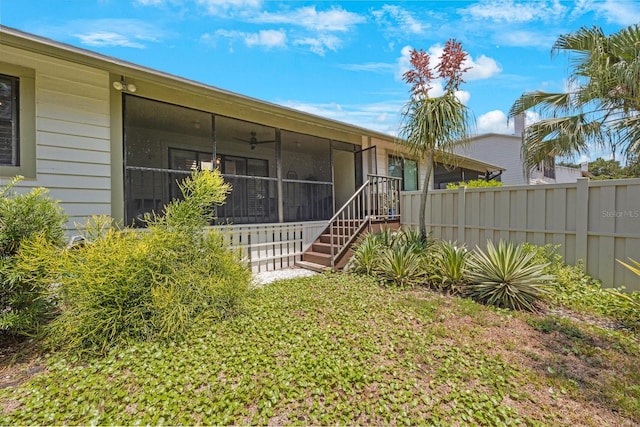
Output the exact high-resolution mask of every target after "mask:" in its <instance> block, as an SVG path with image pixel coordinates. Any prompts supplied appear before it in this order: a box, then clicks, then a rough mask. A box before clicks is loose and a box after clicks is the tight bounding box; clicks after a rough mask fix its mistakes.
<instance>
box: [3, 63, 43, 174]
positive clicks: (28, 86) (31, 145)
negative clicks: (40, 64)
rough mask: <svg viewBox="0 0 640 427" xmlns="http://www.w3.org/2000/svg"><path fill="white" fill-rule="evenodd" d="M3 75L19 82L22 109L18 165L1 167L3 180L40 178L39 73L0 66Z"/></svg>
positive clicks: (19, 114) (4, 65) (18, 126)
mask: <svg viewBox="0 0 640 427" xmlns="http://www.w3.org/2000/svg"><path fill="white" fill-rule="evenodd" d="M0 74H2V75H4V76H7V77H9V78H14V79H16V81H17V94H18V106H17V109H16V114H17V116H18V117H17V119H18V120H17V123H16V125H15V128H17V129H15V130H14V132H16V135H15V136H14V138H16V140H17V147H16V149H17V151H18V159H17V160H18V164H17V165H0V177H14V176H16V175H22V176H24V177H25V178H35V177H36V103H35V99H36V90H35V70H34V69H32V68H27V67H22V66H19V65H15V64H9V63H6V62H0Z"/></svg>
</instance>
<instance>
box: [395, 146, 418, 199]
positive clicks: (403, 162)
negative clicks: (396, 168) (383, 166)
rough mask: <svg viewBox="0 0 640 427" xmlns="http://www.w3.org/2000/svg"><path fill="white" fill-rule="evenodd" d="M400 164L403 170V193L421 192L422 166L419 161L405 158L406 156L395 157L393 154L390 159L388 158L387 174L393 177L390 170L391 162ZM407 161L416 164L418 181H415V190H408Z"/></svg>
mask: <svg viewBox="0 0 640 427" xmlns="http://www.w3.org/2000/svg"><path fill="white" fill-rule="evenodd" d="M392 161H393V162H394V163H396V162H398V161H399V163H400V168H401V174H402V176H401V177H400V178H402V191H418V190H420V164H419V162H418V161H417V160H415V159H410V158H405V157H404V156H397V155H393V154H389V156H388V158H387V173H388V174H389V175H390V176H393V175H391V173H390V171H389V168H390V166H391V164H392V163H391V162H392ZM406 161H411V162H414V163H415V167H416V180H415V187H416V188H415V190H407V189H406V183H405V182H406V174H405V171H406Z"/></svg>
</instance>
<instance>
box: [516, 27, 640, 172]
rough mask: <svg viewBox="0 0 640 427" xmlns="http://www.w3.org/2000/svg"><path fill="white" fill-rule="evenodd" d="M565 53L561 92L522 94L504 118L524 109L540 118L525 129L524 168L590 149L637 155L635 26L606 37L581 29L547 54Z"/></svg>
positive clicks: (639, 64) (639, 108) (639, 58)
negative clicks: (565, 70)
mask: <svg viewBox="0 0 640 427" xmlns="http://www.w3.org/2000/svg"><path fill="white" fill-rule="evenodd" d="M560 51H563V52H566V53H568V54H569V56H570V64H571V67H572V71H571V73H570V75H569V88H570V89H569V90H568V91H567V92H565V93H547V92H542V91H535V92H528V93H524V94H523V95H522V96H520V98H518V99H517V100H516V101H515V103H514V104H513V106H512V107H511V110H510V112H509V115H510V116H511V117H515V116H516V115H518V114H521V113H524V112H525V111H527V110H530V109H533V110H536V111H538V112H539V113H540V114H541V115H542V116H543V117H545V116H546V117H547V118H545V119H543V120H541V121H539V122H536V123H533V124H532V125H530V126H528V127H527V128H526V129H525V132H524V134H523V144H522V146H523V149H522V158H523V159H524V167H525V168H526V170H529V169H531V168H532V167H534V166H536V165H538V164H539V163H540V162H542V161H543V160H544V159H546V158H548V157H549V156H552V157H556V156H559V157H571V156H574V155H575V154H586V153H588V152H589V149H590V148H591V147H598V148H605V147H607V146H608V147H609V148H611V149H613V150H614V152H615V150H616V149H622V151H623V152H625V153H626V154H627V155H631V154H633V153H638V152H640V114H639V113H640V26H638V25H632V26H629V27H627V28H625V29H622V30H620V31H619V32H617V33H615V34H612V35H610V36H606V35H605V34H604V33H603V31H602V29H600V28H597V27H591V28H586V27H583V28H581V29H579V30H578V31H576V32H574V33H570V34H566V35H562V36H560V37H559V38H558V40H557V41H556V42H555V44H554V45H553V48H552V51H551V52H552V54H557V53H558V52H560Z"/></svg>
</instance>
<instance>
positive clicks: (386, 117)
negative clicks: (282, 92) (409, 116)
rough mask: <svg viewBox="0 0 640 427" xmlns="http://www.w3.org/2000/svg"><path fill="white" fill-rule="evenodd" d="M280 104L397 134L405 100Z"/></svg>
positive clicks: (293, 102) (286, 102)
mask: <svg viewBox="0 0 640 427" xmlns="http://www.w3.org/2000/svg"><path fill="white" fill-rule="evenodd" d="M276 103H278V104H280V105H284V106H285V107H289V108H293V109H296V110H300V111H304V112H305V113H309V114H313V115H316V116H320V117H326V118H328V119H332V120H337V121H341V122H344V123H350V124H352V125H355V126H360V127H362V128H365V129H370V130H374V131H376V132H380V133H385V134H387V135H392V136H395V135H397V133H398V129H399V126H400V116H399V111H401V109H402V106H403V105H404V101H393V100H391V101H385V102H378V103H372V104H364V105H360V104H353V105H347V104H336V103H329V104H313V103H305V102H300V101H293V100H288V101H276Z"/></svg>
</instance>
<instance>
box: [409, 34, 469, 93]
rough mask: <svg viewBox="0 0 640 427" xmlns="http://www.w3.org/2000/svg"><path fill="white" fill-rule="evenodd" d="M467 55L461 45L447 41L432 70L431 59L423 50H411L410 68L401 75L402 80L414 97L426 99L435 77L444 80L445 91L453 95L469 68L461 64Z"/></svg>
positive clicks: (453, 40) (454, 40) (454, 41)
mask: <svg viewBox="0 0 640 427" xmlns="http://www.w3.org/2000/svg"><path fill="white" fill-rule="evenodd" d="M467 56H468V54H467V52H465V51H464V50H462V44H461V43H460V42H458V41H456V39H449V40H447V42H446V43H445V45H444V50H443V52H442V56H440V63H439V64H438V65H437V66H436V67H435V69H432V68H431V66H430V61H431V57H430V56H429V54H428V53H427V52H425V51H424V50H422V49H420V50H415V49H413V50H411V57H410V63H411V66H412V68H411V69H410V70H408V71H406V72H405V73H404V74H402V80H404V82H405V83H408V84H410V85H411V93H412V94H413V96H415V97H422V98H427V97H428V92H429V89H431V88H432V86H431V80H433V79H434V77H435V73H434V71H436V72H437V73H438V74H437V77H440V78H442V79H444V80H445V87H444V88H445V90H446V91H447V92H450V93H453V92H455V91H456V90H458V88H459V87H460V84H461V83H464V80H463V79H462V74H463V73H464V72H465V71H467V70H468V69H469V68H470V67H466V68H463V67H462V64H463V63H464V61H465V59H466V58H467Z"/></svg>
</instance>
